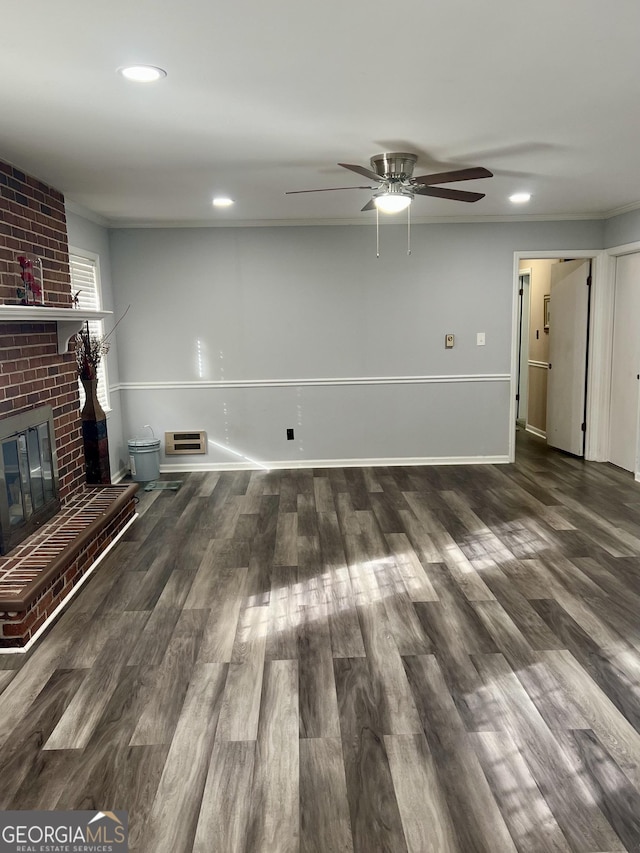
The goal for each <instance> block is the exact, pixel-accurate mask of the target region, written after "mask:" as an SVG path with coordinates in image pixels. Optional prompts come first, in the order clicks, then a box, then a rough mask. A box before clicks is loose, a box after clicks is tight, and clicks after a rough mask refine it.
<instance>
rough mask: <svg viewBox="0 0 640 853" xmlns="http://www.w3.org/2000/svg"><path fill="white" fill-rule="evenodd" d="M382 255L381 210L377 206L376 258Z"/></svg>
mask: <svg viewBox="0 0 640 853" xmlns="http://www.w3.org/2000/svg"><path fill="white" fill-rule="evenodd" d="M379 257H380V211H379V210H378V208H377V207H376V258H379Z"/></svg>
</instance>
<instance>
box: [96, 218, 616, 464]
mask: <svg viewBox="0 0 640 853" xmlns="http://www.w3.org/2000/svg"><path fill="white" fill-rule="evenodd" d="M110 236H111V253H112V258H111V260H112V271H113V284H114V295H115V306H116V314H117V315H119V314H120V313H122V311H123V310H124V309H125V308H126V307H127V305H128V304H131V311H130V313H129V315H128V316H127V319H126V321H125V322H126V324H127V325H126V328H124V326H123V328H122V330H119V335H118V341H119V357H120V382H121V383H122V390H121V397H122V412H123V423H124V433H125V437H132V436H134V435H136V434H148V432H147V431H145V430H143V429H142V427H143V425H144V424H147V423H150V424H151V425H152V426H153V428H154V430H155V431H156V434H161V433H163V432H164V431H165V430H173V429H205V430H207V432H208V434H209V438H210V439H212V440H213V441H216V442H218V443H219V444H221V445H223V447H222V448H221V447H218V446H216V445H210V447H209V453H208V455H207V456H200V457H198V456H193V457H186V458H182V459H180V458H179V457H178V458H176V457H171V458H170V459H166V458H163V459H162V462H163V464H165V463H176V462H181V463H182V464H184V465H186V466H187V467H194V466H196V465H200V464H205V465H215V464H220V465H224V464H227V465H235V464H237V463H238V462H239V461H240V462H241V461H242V459H240V458H239V457H237V456H234V455H233V454H232V453H230V451H229V450H226V449H224V447H225V446H228V447H229V448H232V449H233V450H235V451H236V452H239V453H241V454H242V455H244V456H247V457H250V458H251V459H258V460H261V461H266V462H282V463H287V464H290V463H294V464H295V463H296V462H297V463H299V464H303V463H304V462H305V461H321V460H327V461H331V460H354V461H355V460H360V459H382V460H384V459H404V458H407V459H434V458H447V459H475V458H479V457H490V458H505V457H506V455H507V453H508V436H509V422H508V421H509V398H510V390H509V383H508V381H507V378H508V374H509V372H510V352H511V317H512V300H513V289H514V288H513V253H514V251H516V250H522V251H527V250H530V251H536V250H555V249H561V250H562V249H566V250H571V249H594V250H597V249H599V248H601V247H602V242H603V232H602V222H600V221H563V222H514V223H480V224H437V225H417V226H414V228H413V229H412V255H411V256H410V257H407V254H406V227H402V226H391V225H385V226H383V227H382V228H381V253H382V254H381V257H380V259H376V255H375V230H374V228H373V227H365V226H341V227H322V226H318V227H293V228H215V229H214V228H212V229H208V228H207V229H205V228H202V229H197V228H190V229H155V228H154V229H121V230H119V229H116V230H113V231H112V232H111V235H110ZM480 331H482V332H485V334H486V346H484V347H477V346H476V333H477V332H480ZM447 332H452V333H454V334H455V336H456V346H455V348H454V349H453V350H449V351H447V350H445V349H444V335H445V333H447ZM287 427H294V428H295V430H296V439H295V441H286V438H285V430H286V428H287Z"/></svg>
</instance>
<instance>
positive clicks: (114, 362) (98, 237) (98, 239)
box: [67, 209, 129, 477]
mask: <svg viewBox="0 0 640 853" xmlns="http://www.w3.org/2000/svg"><path fill="white" fill-rule="evenodd" d="M67 234H68V238H69V245H70V246H72V247H73V248H75V249H81V250H82V249H84V250H86V251H89V252H93V253H94V254H96V255H99V257H100V284H101V290H102V303H103V306H104V310H105V311H113V310H114V296H113V282H112V277H111V253H110V249H109V232H108V230H107V229H106V228H103V227H102V226H101V225H97V224H96V223H95V222H92V221H90V220H89V219H86V218H85V217H83V216H80V215H78V214H77V213H73V212H71V211H70V210H68V209H67ZM117 316H119V315H114V320H113V321H106V323H105V330H106V332H109V331H110V330H111V328H112V327H113V325H114V323H115V318H117ZM116 337H117V336H116V335H113V336H112V337H111V339H110V340H111V341H112V344H111V349H110V351H109V353H108V354H107V357H106V365H107V378H108V381H109V402H110V404H111V411H109V412H107V429H108V433H109V461H110V463H111V475H112V476H113V477H115V476H117V474H118V473H119V472H123V471H124V470H125V468H126V467H127V466H128V464H129V457H128V454H127V452H126V443H125V442H124V441H123V434H122V410H121V400H120V391H119V390H118V388H119V384H120V371H119V368H118V346H117V341H116Z"/></svg>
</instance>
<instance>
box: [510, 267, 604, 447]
mask: <svg viewBox="0 0 640 853" xmlns="http://www.w3.org/2000/svg"><path fill="white" fill-rule="evenodd" d="M593 259H594V253H593V252H584V251H583V252H567V253H564V252H563V253H560V252H549V253H546V252H544V253H543V252H535V253H529V252H527V253H525V252H516V253H515V270H514V273H515V275H514V278H515V282H516V289H515V298H514V323H513V330H514V340H513V346H512V389H513V395H512V405H511V433H510V435H511V447H510V459H511V460H512V461H513V460H514V459H515V433H516V430H517V429H518V430H525V431H527V432H529V433H532V434H533V435H537V436H539V437H540V438H544V439H545V440H546V441H547V443H548V445H549V446H550V447H556V448H558V449H560V450H564V451H566V452H568V453H571V454H573V455H575V456H585V457H586V453H585V450H586V441H585V439H586V437H587V435H588V430H589V419H588V417H587V410H588V381H587V377H588V368H589V328H590V325H591V316H590V315H591V292H592V282H593V280H594V276H593V273H594V266H595V264H594V260H593ZM554 304H555V311H556V313H555V315H554ZM527 317H528V323H527ZM554 324H555V325H554Z"/></svg>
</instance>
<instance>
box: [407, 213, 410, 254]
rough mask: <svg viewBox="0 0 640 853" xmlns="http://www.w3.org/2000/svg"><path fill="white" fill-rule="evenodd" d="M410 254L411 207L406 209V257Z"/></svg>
mask: <svg viewBox="0 0 640 853" xmlns="http://www.w3.org/2000/svg"><path fill="white" fill-rule="evenodd" d="M410 254H411V205H409V207H408V208H407V255H410Z"/></svg>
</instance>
